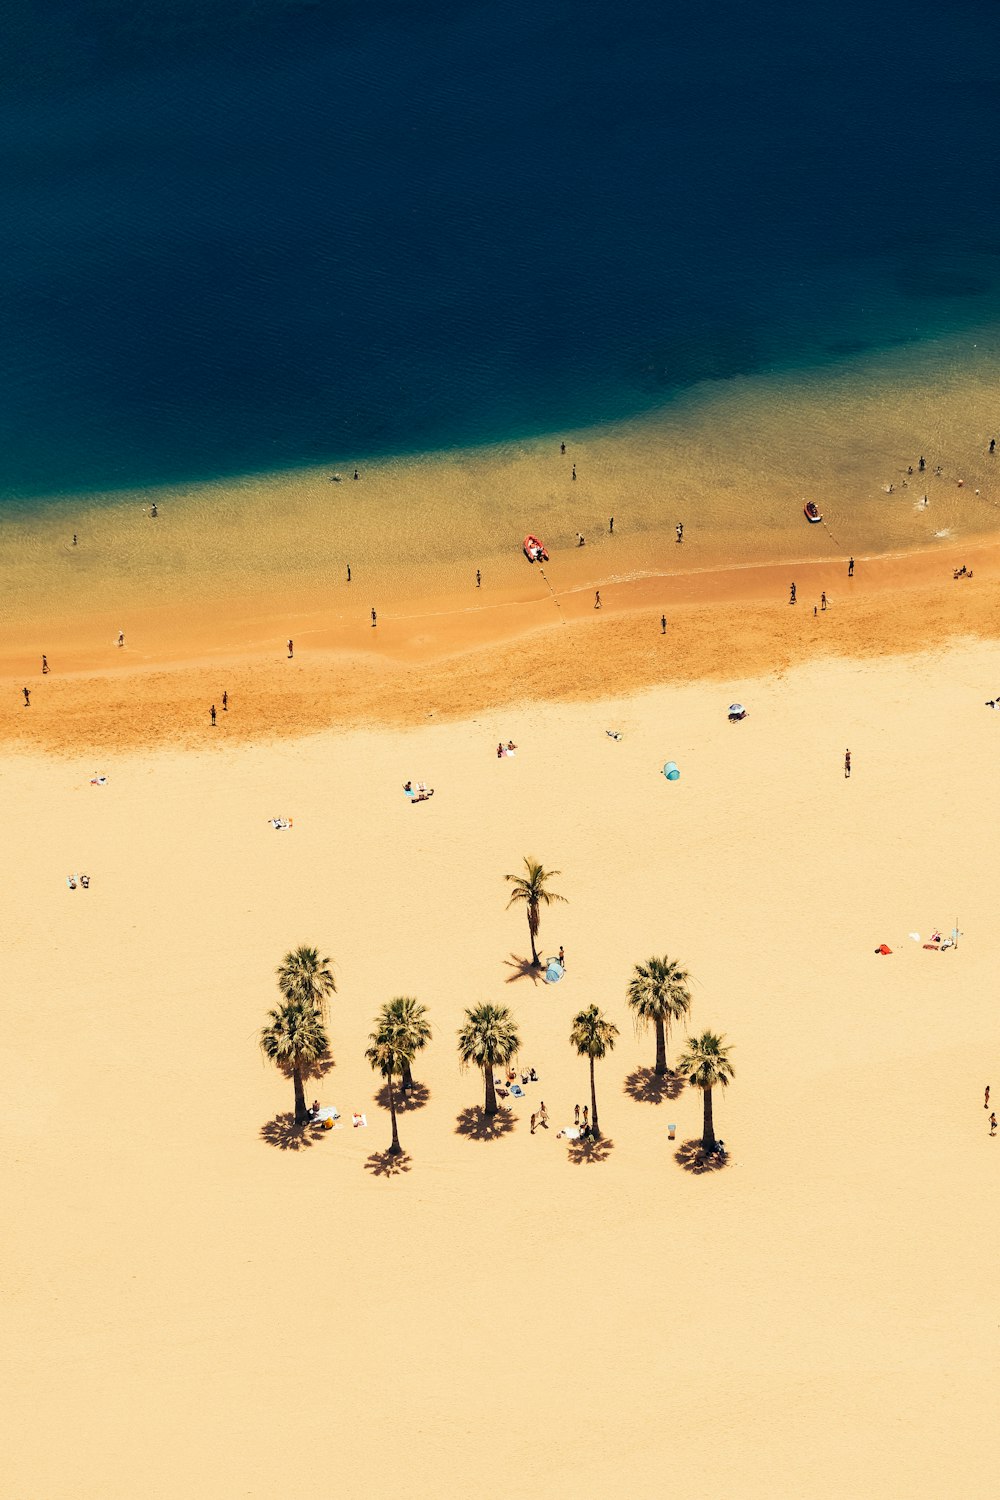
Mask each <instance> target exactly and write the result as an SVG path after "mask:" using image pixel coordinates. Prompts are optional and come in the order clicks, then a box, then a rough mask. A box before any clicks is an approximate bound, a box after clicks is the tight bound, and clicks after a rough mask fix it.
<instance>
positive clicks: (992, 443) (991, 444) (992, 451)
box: [990, 438, 997, 453]
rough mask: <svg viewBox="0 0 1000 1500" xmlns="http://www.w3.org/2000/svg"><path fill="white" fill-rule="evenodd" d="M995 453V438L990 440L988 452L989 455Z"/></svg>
mask: <svg viewBox="0 0 1000 1500" xmlns="http://www.w3.org/2000/svg"><path fill="white" fill-rule="evenodd" d="M996 451H997V440H996V438H990V452H991V453H995V452H996Z"/></svg>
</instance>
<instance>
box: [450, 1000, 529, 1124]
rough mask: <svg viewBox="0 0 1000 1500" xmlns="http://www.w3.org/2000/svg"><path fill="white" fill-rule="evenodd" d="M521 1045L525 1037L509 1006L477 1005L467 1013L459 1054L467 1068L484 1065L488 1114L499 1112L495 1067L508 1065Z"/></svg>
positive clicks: (460, 1034) (459, 1034) (459, 1038)
mask: <svg viewBox="0 0 1000 1500" xmlns="http://www.w3.org/2000/svg"><path fill="white" fill-rule="evenodd" d="M520 1047H521V1039H520V1037H519V1036H518V1034H517V1027H516V1025H515V1022H514V1019H513V1017H512V1016H511V1013H510V1011H509V1010H508V1009H507V1007H506V1005H477V1006H476V1007H475V1009H474V1010H467V1011H466V1012H465V1025H464V1026H463V1027H462V1029H461V1030H460V1031H459V1033H458V1055H459V1057H460V1059H461V1062H462V1067H463V1068H469V1067H472V1068H482V1070H483V1078H484V1079H485V1081H486V1105H485V1110H484V1112H485V1113H486V1114H488V1115H495V1114H496V1112H497V1096H496V1090H495V1089H494V1087H493V1069H494V1068H501V1067H503V1068H505V1067H506V1066H507V1064H508V1063H509V1062H510V1060H511V1058H512V1057H516V1056H517V1054H518V1052H519V1051H520Z"/></svg>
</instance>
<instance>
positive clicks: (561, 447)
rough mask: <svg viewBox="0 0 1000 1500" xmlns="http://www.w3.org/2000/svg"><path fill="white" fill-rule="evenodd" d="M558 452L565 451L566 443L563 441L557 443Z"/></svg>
mask: <svg viewBox="0 0 1000 1500" xmlns="http://www.w3.org/2000/svg"><path fill="white" fill-rule="evenodd" d="M559 452H560V453H565V452H566V444H565V443H560V444H559Z"/></svg>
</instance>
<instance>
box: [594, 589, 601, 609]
mask: <svg viewBox="0 0 1000 1500" xmlns="http://www.w3.org/2000/svg"><path fill="white" fill-rule="evenodd" d="M600 607H601V591H600V589H595V590H594V608H595V609H600Z"/></svg>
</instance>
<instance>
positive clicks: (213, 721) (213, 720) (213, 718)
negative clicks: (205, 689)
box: [211, 703, 215, 729]
mask: <svg viewBox="0 0 1000 1500" xmlns="http://www.w3.org/2000/svg"><path fill="white" fill-rule="evenodd" d="M211 713H212V728H213V729H214V728H215V704H214V703H213V704H212V709H211Z"/></svg>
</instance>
